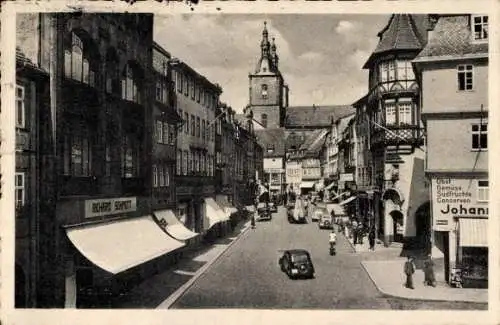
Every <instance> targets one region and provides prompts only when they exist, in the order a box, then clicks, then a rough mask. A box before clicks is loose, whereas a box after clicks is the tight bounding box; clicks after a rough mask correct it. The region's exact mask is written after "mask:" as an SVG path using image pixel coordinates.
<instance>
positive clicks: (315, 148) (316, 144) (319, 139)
mask: <svg viewBox="0 0 500 325" xmlns="http://www.w3.org/2000/svg"><path fill="white" fill-rule="evenodd" d="M317 131H319V132H318V133H315V134H311V136H310V137H309V138H308V141H310V144H309V146H308V147H307V148H305V150H307V151H306V154H309V155H314V156H316V155H318V154H319V153H320V151H321V148H322V147H323V145H324V144H325V141H326V135H327V134H328V130H317ZM309 139H311V140H309ZM304 144H305V143H304Z"/></svg>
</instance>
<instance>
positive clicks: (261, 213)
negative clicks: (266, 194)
mask: <svg viewBox="0 0 500 325" xmlns="http://www.w3.org/2000/svg"><path fill="white" fill-rule="evenodd" d="M271 219H272V215H271V211H270V210H269V206H268V205H267V203H265V202H259V203H258V204H257V221H264V220H271Z"/></svg>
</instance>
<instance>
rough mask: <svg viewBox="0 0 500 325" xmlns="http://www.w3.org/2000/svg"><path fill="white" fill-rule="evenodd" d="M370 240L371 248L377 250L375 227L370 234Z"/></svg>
mask: <svg viewBox="0 0 500 325" xmlns="http://www.w3.org/2000/svg"><path fill="white" fill-rule="evenodd" d="M368 242H369V244H370V250H371V251H374V250H375V229H373V228H372V229H371V230H370V234H369V235H368Z"/></svg>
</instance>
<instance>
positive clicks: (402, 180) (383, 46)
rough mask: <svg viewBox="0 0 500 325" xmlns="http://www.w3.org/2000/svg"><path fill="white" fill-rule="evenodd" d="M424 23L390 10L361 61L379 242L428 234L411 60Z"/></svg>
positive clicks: (412, 241)
mask: <svg viewBox="0 0 500 325" xmlns="http://www.w3.org/2000/svg"><path fill="white" fill-rule="evenodd" d="M427 25H428V21H427V16H425V15H409V14H395V15H392V16H391V18H390V19H389V22H388V24H387V26H386V27H385V28H384V29H383V30H382V31H380V32H379V34H378V37H379V43H378V45H377V47H376V48H375V50H374V51H373V53H372V54H371V55H370V57H369V58H368V60H367V62H366V63H365V65H364V68H365V69H368V70H369V92H368V94H367V96H366V102H365V103H364V104H363V105H366V114H367V115H368V121H369V124H370V125H369V130H370V135H369V137H370V150H371V156H372V163H373V175H372V184H373V185H375V186H376V187H377V189H378V193H377V194H376V195H375V196H374V201H373V213H374V214H375V221H376V222H375V227H376V228H377V233H378V235H379V237H381V238H383V239H384V243H385V245H389V244H390V243H392V242H400V243H407V244H409V245H412V246H418V245H421V246H426V245H427V244H428V240H429V238H428V234H427V233H426V232H425V231H424V229H426V227H425V225H422V226H421V225H420V223H422V224H425V223H426V222H427V219H428V216H429V214H430V211H429V210H428V208H427V210H426V206H427V207H428V202H427V201H428V197H427V195H426V192H427V189H426V182H425V177H424V152H425V149H424V148H423V145H424V130H423V125H422V121H421V116H420V89H419V85H418V83H417V80H416V78H415V75H414V72H413V68H412V64H411V60H412V59H414V58H415V57H416V55H417V54H418V53H419V52H420V51H421V50H422V48H423V47H424V46H425V44H426V41H427V35H426V28H427ZM379 202H381V203H379ZM417 211H418V212H417ZM417 229H418V230H419V232H417Z"/></svg>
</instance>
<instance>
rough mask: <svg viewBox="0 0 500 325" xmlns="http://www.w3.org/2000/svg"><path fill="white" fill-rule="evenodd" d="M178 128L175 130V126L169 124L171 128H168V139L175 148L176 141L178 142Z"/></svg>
mask: <svg viewBox="0 0 500 325" xmlns="http://www.w3.org/2000/svg"><path fill="white" fill-rule="evenodd" d="M175 132H176V128H175V125H173V124H169V128H168V138H169V140H170V141H169V144H170V145H171V146H173V145H174V144H175V140H176V134H175Z"/></svg>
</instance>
